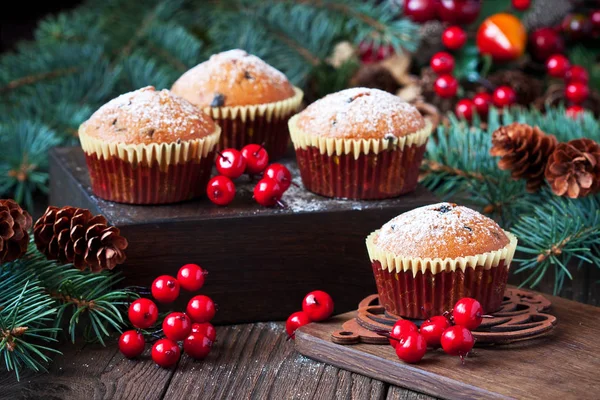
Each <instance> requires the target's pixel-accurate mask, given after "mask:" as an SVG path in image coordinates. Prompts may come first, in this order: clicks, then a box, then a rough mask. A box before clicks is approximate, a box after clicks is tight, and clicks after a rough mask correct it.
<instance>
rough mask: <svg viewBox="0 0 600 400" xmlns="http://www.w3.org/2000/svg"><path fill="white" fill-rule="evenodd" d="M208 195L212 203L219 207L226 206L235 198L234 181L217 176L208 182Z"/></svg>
mask: <svg viewBox="0 0 600 400" xmlns="http://www.w3.org/2000/svg"><path fill="white" fill-rule="evenodd" d="M206 194H207V195H208V198H209V199H210V201H212V202H213V203H215V204H216V205H219V206H226V205H228V204H229V203H231V202H232V201H233V198H234V197H235V185H234V184H233V181H232V180H231V179H229V178H228V177H226V176H223V175H219V176H215V177H214V178H212V179H211V180H210V181H209V182H208V186H207V187H206Z"/></svg>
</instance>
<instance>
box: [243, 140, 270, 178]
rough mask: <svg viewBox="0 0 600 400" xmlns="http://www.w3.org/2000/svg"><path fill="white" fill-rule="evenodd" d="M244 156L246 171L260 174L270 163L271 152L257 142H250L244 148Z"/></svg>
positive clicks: (251, 173)
mask: <svg viewBox="0 0 600 400" xmlns="http://www.w3.org/2000/svg"><path fill="white" fill-rule="evenodd" d="M242 156H244V158H245V159H246V173H248V174H250V175H256V174H260V173H261V172H263V171H264V170H265V168H267V165H268V164H269V154H268V153H267V150H265V148H264V147H262V146H259V145H257V144H248V145H246V146H244V147H243V148H242Z"/></svg>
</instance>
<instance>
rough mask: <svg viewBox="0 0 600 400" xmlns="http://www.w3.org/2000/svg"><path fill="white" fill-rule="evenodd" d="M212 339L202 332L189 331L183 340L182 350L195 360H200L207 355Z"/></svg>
mask: <svg viewBox="0 0 600 400" xmlns="http://www.w3.org/2000/svg"><path fill="white" fill-rule="evenodd" d="M212 345H213V341H212V340H210V339H209V338H208V337H207V336H206V335H204V334H202V333H194V332H192V333H190V334H189V335H188V337H187V338H186V339H185V340H184V341H183V351H184V352H185V354H187V355H188V356H190V357H192V358H195V359H196V360H202V359H204V358H206V356H208V353H210V349H211V348H212Z"/></svg>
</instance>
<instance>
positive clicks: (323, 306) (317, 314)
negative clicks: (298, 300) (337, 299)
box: [302, 290, 333, 321]
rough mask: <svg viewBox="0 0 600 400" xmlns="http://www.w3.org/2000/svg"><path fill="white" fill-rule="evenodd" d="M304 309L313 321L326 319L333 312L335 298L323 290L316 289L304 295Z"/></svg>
mask: <svg viewBox="0 0 600 400" xmlns="http://www.w3.org/2000/svg"><path fill="white" fill-rule="evenodd" d="M302 311H304V312H305V313H306V315H308V318H310V320H311V321H324V320H326V319H327V318H329V317H331V314H333V299H332V298H331V296H330V295H329V294H327V293H326V292H324V291H322V290H315V291H312V292H310V293H309V294H307V295H306V296H304V300H302Z"/></svg>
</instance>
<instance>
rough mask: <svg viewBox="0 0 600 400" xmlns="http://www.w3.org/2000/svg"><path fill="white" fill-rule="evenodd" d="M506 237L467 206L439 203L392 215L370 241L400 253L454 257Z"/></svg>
mask: <svg viewBox="0 0 600 400" xmlns="http://www.w3.org/2000/svg"><path fill="white" fill-rule="evenodd" d="M509 242H510V240H509V238H508V237H507V236H506V234H505V233H504V231H503V230H502V228H500V226H498V224H497V223H496V222H495V221H494V220H492V219H490V218H488V217H486V216H484V215H482V214H480V213H478V212H477V211H474V210H471V209H470V208H467V207H463V206H458V205H456V204H454V203H439V204H433V205H429V206H425V207H420V208H416V209H414V210H412V211H409V212H406V213H404V214H401V215H399V216H397V217H396V218H394V219H392V220H391V221H389V222H388V223H386V224H385V225H383V227H382V228H381V230H380V231H379V233H378V235H377V236H376V237H375V240H374V244H375V246H377V247H378V248H380V249H382V250H384V251H386V252H390V253H393V254H394V255H396V256H400V257H418V258H442V259H444V258H457V257H467V256H476V255H478V254H483V253H487V252H490V251H496V250H501V249H503V248H504V247H506V246H507V245H508V244H509Z"/></svg>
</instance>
